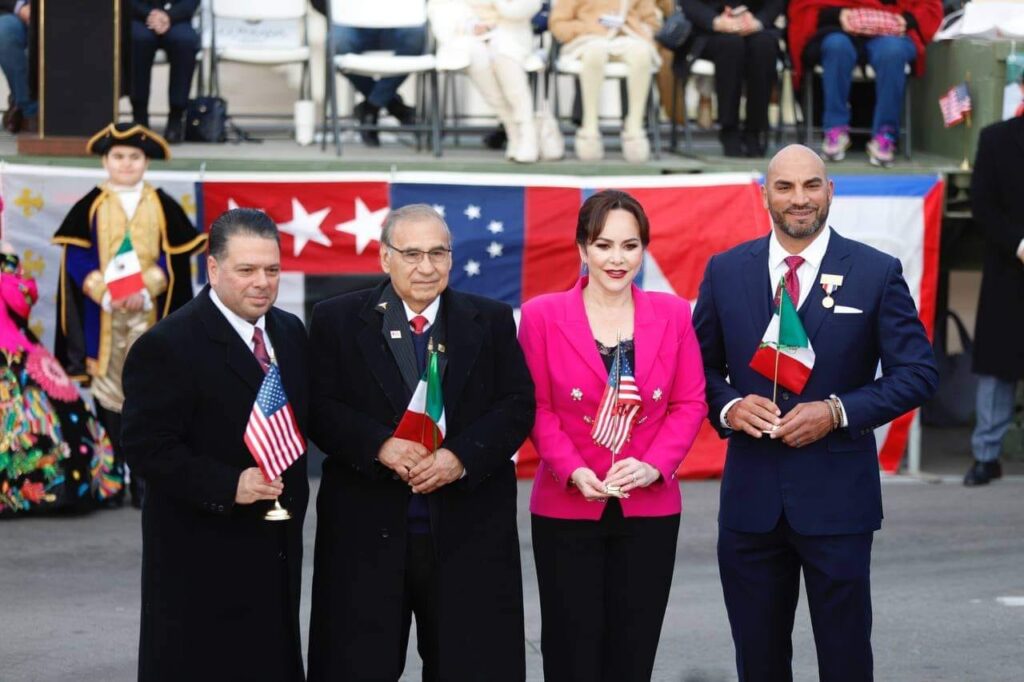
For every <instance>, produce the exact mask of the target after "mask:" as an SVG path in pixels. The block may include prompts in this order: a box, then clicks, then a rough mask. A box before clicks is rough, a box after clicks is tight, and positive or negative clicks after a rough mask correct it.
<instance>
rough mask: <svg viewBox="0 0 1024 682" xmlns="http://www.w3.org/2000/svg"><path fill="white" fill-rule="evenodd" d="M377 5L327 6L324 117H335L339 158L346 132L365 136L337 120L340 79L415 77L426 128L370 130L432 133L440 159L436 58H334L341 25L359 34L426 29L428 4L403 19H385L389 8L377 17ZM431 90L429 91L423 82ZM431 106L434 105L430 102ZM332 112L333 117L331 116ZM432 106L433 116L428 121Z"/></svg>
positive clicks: (340, 0) (354, 0) (335, 1)
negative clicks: (369, 30)
mask: <svg viewBox="0 0 1024 682" xmlns="http://www.w3.org/2000/svg"><path fill="white" fill-rule="evenodd" d="M372 2H373V0H329V2H328V3H327V25H328V28H327V32H328V41H327V68H326V69H325V73H326V77H327V87H326V89H325V97H324V117H325V119H326V118H327V117H328V115H329V116H330V119H331V128H332V134H333V136H334V147H335V153H336V154H338V155H339V156H340V155H341V132H342V128H344V129H345V130H363V129H364V127H363V126H362V125H361V124H359V123H358V122H353V123H352V124H347V125H342V122H341V117H340V116H339V115H338V89H337V84H336V83H335V78H336V74H342V75H346V76H347V75H353V76H366V77H369V78H374V79H380V78H390V77H394V76H405V75H415V76H417V79H418V87H417V99H418V100H419V103H418V105H417V106H416V115H417V117H418V118H420V119H421V121H422V122H419V121H418V122H417V123H415V124H414V125H397V126H381V125H376V126H368V127H369V128H371V129H372V130H377V131H381V130H397V131H403V132H413V133H416V134H417V141H418V140H419V133H429V134H430V142H431V148H432V151H433V154H434V156H441V132H440V115H439V113H438V107H439V100H438V87H437V60H436V59H435V57H434V55H433V54H422V55H396V54H392V53H390V52H366V53H361V54H356V53H349V54H341V55H335V54H334V53H335V44H334V31H332V30H331V28H332V27H333V26H334V25H336V24H341V25H344V26H350V27H355V28H403V27H408V26H425V25H426V23H427V4H426V0H424V1H423V2H422V3H411V9H412V10H413V11H409V12H407V13H403V14H402V15H401V16H389V15H388V14H385V12H386V10H387V9H388V8H387V7H381V8H380V11H379V12H374V11H373V8H372V6H371V3H372ZM423 81H426V83H427V84H428V85H426V87H424V82H423ZM428 100H429V101H428ZM328 106H329V107H330V111H329V112H328V111H327V109H328ZM428 106H429V115H428V116H427V117H426V120H422V119H423V114H424V112H426V111H427V107H428ZM326 146H327V136H326V135H324V139H323V142H322V144H321V149H326Z"/></svg>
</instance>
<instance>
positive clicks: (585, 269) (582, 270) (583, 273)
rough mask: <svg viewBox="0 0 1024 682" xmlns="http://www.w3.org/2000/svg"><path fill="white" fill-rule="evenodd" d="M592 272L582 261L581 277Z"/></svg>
mask: <svg viewBox="0 0 1024 682" xmlns="http://www.w3.org/2000/svg"><path fill="white" fill-rule="evenodd" d="M589 274H590V268H588V267H587V264H586V263H583V262H581V263H580V277H586V276H587V275H589Z"/></svg>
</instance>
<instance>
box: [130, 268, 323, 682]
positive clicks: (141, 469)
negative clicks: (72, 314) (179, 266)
mask: <svg viewBox="0 0 1024 682" xmlns="http://www.w3.org/2000/svg"><path fill="white" fill-rule="evenodd" d="M266 323H267V325H266V326H267V334H268V336H269V337H270V340H271V344H272V345H273V348H274V351H275V355H276V358H277V361H278V365H279V368H280V370H281V377H282V381H283V383H284V387H285V392H286V394H287V396H288V399H289V402H290V404H291V406H292V409H293V411H294V413H295V417H296V420H297V421H298V424H299V428H300V429H301V430H302V432H303V433H305V428H306V414H307V409H308V400H307V384H306V375H307V368H306V334H305V329H304V328H303V325H302V322H301V321H300V320H299V319H298V318H297V317H295V316H294V315H291V314H290V313H286V312H284V311H281V310H278V309H276V308H275V309H271V311H270V312H269V313H268V314H267V318H266ZM263 376H264V374H263V371H262V370H261V369H260V367H259V364H258V363H257V361H256V359H255V357H254V356H253V354H252V351H251V350H250V349H249V348H248V346H247V345H246V344H245V343H244V342H243V341H242V339H241V337H240V336H239V335H238V333H237V332H236V331H235V330H234V328H233V327H231V325H230V323H229V322H228V321H227V319H226V318H225V317H224V316H223V314H221V312H220V311H219V310H218V309H217V308H216V306H215V305H214V303H213V301H212V300H210V295H209V288H208V287H207V288H206V289H204V290H203V291H202V292H201V293H200V294H199V295H198V296H197V297H196V298H195V299H193V300H192V301H191V302H190V303H188V304H187V305H185V306H183V307H182V308H180V309H179V310H177V311H176V312H174V313H172V314H171V315H169V316H168V317H167V318H165V319H164V320H162V321H160V322H159V323H157V325H156V326H154V327H153V328H152V329H151V330H150V331H149V332H147V333H146V334H144V335H143V336H142V337H141V338H140V339H139V340H138V341H137V342H136V343H135V345H134V346H133V347H132V349H131V351H130V352H129V354H128V359H127V361H126V363H125V369H124V391H125V405H124V422H123V427H122V445H123V447H124V450H125V453H126V455H127V458H128V463H129V466H130V467H131V470H132V472H133V473H135V474H138V475H141V476H142V477H143V478H144V479H145V480H146V484H147V487H146V499H145V503H144V507H143V511H142V543H143V544H142V631H141V637H140V644H139V679H140V680H146V681H148V680H175V681H177V680H186V679H188V680H198V679H202V680H229V679H230V680H243V679H244V680H268V682H269V681H270V680H274V681H277V680H301V679H302V678H303V672H302V657H301V646H300V643H299V621H298V615H299V586H300V577H301V569H302V521H303V518H304V515H305V510H306V504H307V501H308V497H309V488H308V483H307V481H306V458H305V457H304V456H303V457H301V458H300V459H299V460H298V461H297V462H296V463H295V464H293V465H292V466H291V467H290V468H289V469H288V470H287V471H286V472H285V473H284V475H283V480H284V486H285V489H284V494H283V495H282V496H281V498H280V501H281V504H282V506H284V507H285V508H287V509H288V510H289V511H290V512H291V514H292V519H291V520H290V521H285V522H277V523H274V522H268V521H264V520H263V518H262V516H263V514H264V513H265V512H266V511H267V509H268V508H269V507H270V503H268V502H262V503H256V504H253V505H235V504H234V498H235V493H236V490H237V486H238V477H239V475H240V474H241V472H242V471H243V470H244V469H246V468H248V467H251V466H255V460H254V459H253V457H252V455H251V454H250V453H249V451H248V449H247V448H246V446H245V443H244V442H243V434H244V432H245V427H246V424H247V423H248V420H249V414H250V411H251V409H252V405H253V402H254V401H255V399H256V393H257V391H258V389H259V386H260V383H261V382H262V380H263ZM254 652H258V655H254Z"/></svg>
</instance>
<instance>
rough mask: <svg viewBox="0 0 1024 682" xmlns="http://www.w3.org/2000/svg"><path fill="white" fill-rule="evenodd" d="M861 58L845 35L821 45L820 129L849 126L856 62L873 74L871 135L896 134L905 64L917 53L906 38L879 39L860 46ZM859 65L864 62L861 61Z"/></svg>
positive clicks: (833, 35)
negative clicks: (822, 102)
mask: <svg viewBox="0 0 1024 682" xmlns="http://www.w3.org/2000/svg"><path fill="white" fill-rule="evenodd" d="M860 44H861V45H862V46H863V50H864V54H863V55H862V54H859V53H858V49H857V43H855V42H854V39H853V38H851V37H850V36H849V35H847V34H846V33H843V32H841V31H836V32H834V33H829V34H828V35H826V36H825V38H824V40H822V41H821V67H822V69H823V70H824V72H825V73H824V75H823V78H822V91H823V92H824V96H825V111H824V114H823V116H822V125H823V126H824V127H825V128H826V129H828V128H834V127H836V126H846V125H850V107H849V101H850V84H851V83H852V82H853V68H854V67H855V66H856V65H857V62H858V58H861V57H866V61H867V63H868V64H870V65H871V68H873V69H874V70H875V116H874V120H873V121H872V122H871V131H872V134H874V135H878V134H879V133H880V132H881V131H882V129H883V128H890V129H891V132H892V134H893V135H894V136H896V135H898V134H899V130H900V114H901V112H902V111H903V92H904V90H905V88H906V86H907V74H906V68H907V64H909V63H910V62H912V61H914V58H915V57H916V56H917V52H916V50H915V48H914V43H913V42H911V40H910V38H907V37H906V36H879V37H878V38H869V39H867V40H865V41H863V42H861V43H860ZM861 61H864V60H863V59H861Z"/></svg>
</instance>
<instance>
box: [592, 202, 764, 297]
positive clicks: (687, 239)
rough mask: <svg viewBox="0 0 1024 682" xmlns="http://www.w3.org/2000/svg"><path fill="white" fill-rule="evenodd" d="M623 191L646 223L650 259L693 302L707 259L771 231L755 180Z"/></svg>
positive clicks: (674, 287)
mask: <svg viewBox="0 0 1024 682" xmlns="http://www.w3.org/2000/svg"><path fill="white" fill-rule="evenodd" d="M626 191H628V192H629V193H630V194H632V195H633V196H634V197H636V199H637V200H638V201H639V202H640V204H641V205H642V206H643V207H644V211H646V213H647V217H648V219H649V220H650V223H651V243H650V245H649V247H648V248H649V249H650V253H651V256H652V257H653V258H654V260H655V261H656V262H657V263H658V265H659V267H660V268H661V270H662V273H663V274H664V275H665V278H666V279H668V281H669V283H670V284H671V285H672V289H673V290H674V291H675V292H676V294H678V295H679V296H682V297H683V298H685V299H687V300H688V301H693V300H695V299H696V298H697V289H698V288H699V287H700V280H701V277H703V276H704V268H705V266H706V265H707V262H708V260H710V258H711V256H713V255H715V254H716V253H721V252H723V251H726V250H728V249H731V248H732V247H734V246H736V245H737V244H739V243H741V242H745V241H747V240H749V239H754V238H755V237H761V236H763V235H766V234H768V230H769V229H770V228H771V224H770V222H769V218H768V212H767V211H765V210H764V206H763V205H762V201H761V191H760V189H759V187H758V185H757V184H756V183H755V182H749V183H743V184H738V185H717V186H698V187H671V188H667V187H666V188H663V187H659V188H644V189H627V190H626ZM574 255H575V254H574Z"/></svg>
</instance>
